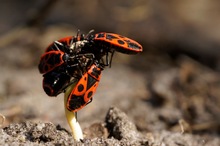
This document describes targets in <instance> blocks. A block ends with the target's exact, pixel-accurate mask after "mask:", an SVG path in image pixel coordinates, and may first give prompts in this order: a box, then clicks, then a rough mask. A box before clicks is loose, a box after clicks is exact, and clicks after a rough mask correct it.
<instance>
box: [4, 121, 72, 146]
mask: <svg viewBox="0 0 220 146" xmlns="http://www.w3.org/2000/svg"><path fill="white" fill-rule="evenodd" d="M60 129H61V128H58V127H56V126H55V125H54V124H52V123H42V122H38V123H33V122H23V123H20V124H11V125H9V126H8V127H5V128H3V129H1V130H0V144H9V145H21V144H25V145H29V146H32V145H70V144H73V143H74V140H73V138H72V136H71V135H70V134H69V133H68V132H66V131H65V130H60Z"/></svg>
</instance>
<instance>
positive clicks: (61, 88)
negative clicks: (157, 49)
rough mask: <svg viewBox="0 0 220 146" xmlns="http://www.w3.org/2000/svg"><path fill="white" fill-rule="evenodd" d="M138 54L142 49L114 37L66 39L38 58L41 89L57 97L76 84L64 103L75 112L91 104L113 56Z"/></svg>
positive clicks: (91, 32) (49, 48) (92, 35)
mask: <svg viewBox="0 0 220 146" xmlns="http://www.w3.org/2000/svg"><path fill="white" fill-rule="evenodd" d="M115 51H117V52H121V53H125V54H137V53H139V52H142V51H143V48H142V46H141V45H140V44H139V43H138V42H136V41H134V40H132V39H129V38H127V37H124V36H121V35H118V34H114V33H106V32H101V33H96V34H93V31H90V32H89V33H88V34H87V35H84V34H79V31H78V33H77V35H76V36H70V37H65V38H62V39H59V40H57V41H54V42H53V43H52V44H50V45H49V46H48V47H47V48H46V51H45V53H44V54H43V55H42V56H41V59H40V63H39V66H38V69H39V71H40V73H41V74H43V89H44V91H45V92H46V94H47V95H48V96H57V95H58V94H60V93H61V92H65V89H66V88H67V87H68V86H70V85H72V84H73V83H76V85H75V87H74V88H73V89H72V91H71V92H70V94H69V96H68V99H67V109H68V110H69V111H71V112H77V111H78V110H80V109H82V108H83V107H84V106H86V105H87V104H88V103H90V102H91V101H92V96H93V95H94V93H95V91H96V88H97V87H98V83H99V81H100V77H101V72H102V70H103V69H104V68H105V67H106V66H111V62H112V57H113V55H114V52H115Z"/></svg>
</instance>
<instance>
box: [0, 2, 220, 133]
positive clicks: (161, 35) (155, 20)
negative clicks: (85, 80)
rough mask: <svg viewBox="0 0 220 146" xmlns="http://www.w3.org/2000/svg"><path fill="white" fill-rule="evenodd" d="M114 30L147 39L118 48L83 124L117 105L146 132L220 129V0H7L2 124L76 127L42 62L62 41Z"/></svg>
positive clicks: (1, 43) (0, 47) (1, 50)
mask: <svg viewBox="0 0 220 146" xmlns="http://www.w3.org/2000/svg"><path fill="white" fill-rule="evenodd" d="M77 29H80V30H81V32H82V33H87V32H88V31H89V30H91V29H95V32H101V31H104V32H113V33H117V34H121V35H124V36H127V37H129V38H132V39H134V40H136V41H138V42H139V43H140V44H142V46H143V48H144V52H143V53H140V54H138V55H126V54H120V53H117V54H116V55H115V56H114V58H113V63H112V67H111V68H106V69H105V70H104V71H103V74H102V79H101V82H100V84H99V87H98V90H97V92H96V94H95V96H94V99H93V102H92V103H90V104H89V105H88V106H86V107H85V108H84V109H82V110H81V111H80V112H79V114H78V118H79V121H80V123H81V125H82V127H83V128H86V127H89V126H90V125H91V124H93V123H95V122H103V121H104V118H105V114H106V112H107V110H108V109H109V107H111V106H116V107H118V108H120V109H122V110H123V111H124V112H126V113H127V114H128V116H129V117H130V118H131V119H132V121H133V122H134V123H135V124H136V126H137V128H138V130H139V131H141V132H143V133H144V132H149V131H155V130H170V131H181V126H183V127H184V130H185V131H186V132H193V133H198V134H217V135H219V133H220V115H219V113H220V90H219V89H220V77H219V71H220V64H219V63H220V60H219V55H220V1H218V0H213V1H206V0H201V1H199V2H198V1H196V0H193V1H192V0H185V1H175V0H167V1H166V2H165V1H159V0H126V1H124V0H112V1H103V0H93V1H91V0H83V1H77V0H62V1H61V0H32V1H26V0H20V1H15V0H7V1H6V0H3V1H1V5H0V64H1V72H0V83H1V84H0V114H2V115H4V116H5V117H6V120H5V121H4V122H3V118H1V117H0V122H1V123H0V124H1V127H4V126H7V125H8V124H10V123H15V122H21V121H25V120H33V121H50V122H53V123H55V124H60V125H62V126H63V127H65V128H67V129H68V125H67V123H66V119H65V116H64V107H63V94H61V95H59V96H58V97H55V98H53V97H52V98H51V97H48V96H47V95H46V94H45V93H44V91H43V89H42V75H40V73H39V72H38V69H37V65H38V63H39V59H40V56H41V55H42V53H43V52H44V50H45V49H46V47H47V46H48V45H49V44H50V43H52V42H53V41H54V40H57V39H60V38H62V37H65V36H74V35H76V32H77Z"/></svg>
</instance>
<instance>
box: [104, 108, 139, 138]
mask: <svg viewBox="0 0 220 146" xmlns="http://www.w3.org/2000/svg"><path fill="white" fill-rule="evenodd" d="M106 127H107V128H108V130H109V133H110V135H109V136H110V137H111V136H112V137H114V138H115V139H118V140H123V139H127V140H129V141H130V142H136V141H139V140H140V138H141V135H140V134H139V132H138V131H137V128H136V126H135V125H134V124H133V123H132V122H131V121H130V120H129V118H128V117H127V115H126V114H125V113H124V112H122V111H121V110H119V109H118V108H115V107H112V108H110V109H109V111H108V113H107V115H106Z"/></svg>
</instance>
